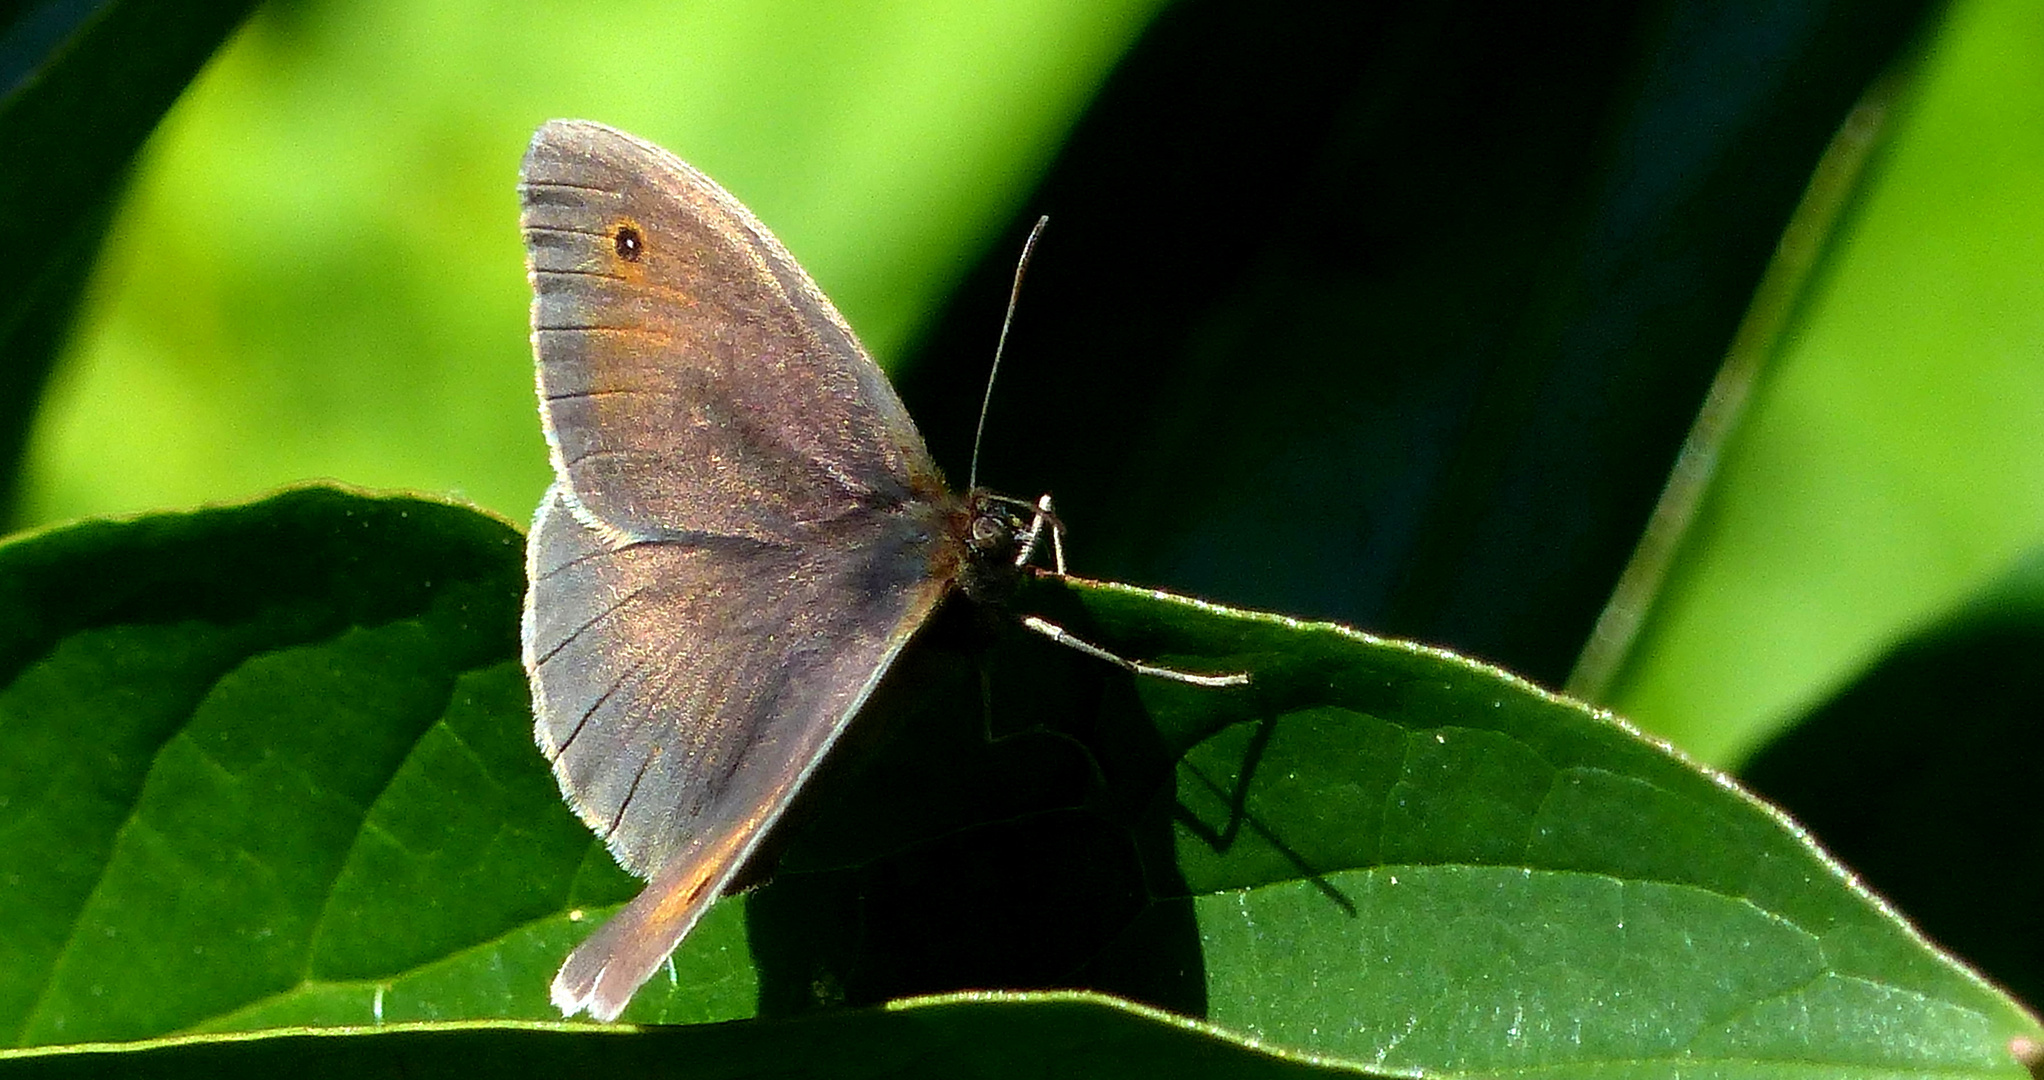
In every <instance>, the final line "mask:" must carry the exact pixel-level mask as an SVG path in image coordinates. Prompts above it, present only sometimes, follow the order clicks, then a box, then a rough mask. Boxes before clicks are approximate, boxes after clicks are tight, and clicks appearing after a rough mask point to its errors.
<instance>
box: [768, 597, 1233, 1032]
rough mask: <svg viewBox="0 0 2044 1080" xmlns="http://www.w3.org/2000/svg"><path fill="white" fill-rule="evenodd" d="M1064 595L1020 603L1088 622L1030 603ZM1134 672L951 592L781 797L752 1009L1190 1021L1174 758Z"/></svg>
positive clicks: (1192, 992) (1189, 946) (1196, 954)
mask: <svg viewBox="0 0 2044 1080" xmlns="http://www.w3.org/2000/svg"><path fill="white" fill-rule="evenodd" d="M1061 591H1062V590H1058V589H1055V588H1051V589H1047V590H1034V589H1032V590H1029V596H1028V603H1030V604H1031V605H1032V610H1042V611H1043V612H1044V614H1045V616H1046V617H1051V618H1056V619H1061V620H1064V624H1065V625H1067V626H1068V627H1069V628H1071V629H1073V630H1074V632H1091V630H1092V629H1093V627H1091V626H1090V624H1089V623H1088V621H1087V620H1086V619H1085V617H1084V612H1083V611H1082V610H1080V609H1079V608H1078V607H1077V606H1076V605H1071V606H1070V607H1069V608H1068V607H1066V606H1065V605H1064V604H1059V603H1054V604H1053V605H1052V606H1051V607H1049V608H1044V607H1042V601H1043V600H1044V596H1043V595H1042V594H1045V593H1047V594H1048V595H1049V597H1051V598H1052V599H1053V600H1055V598H1056V596H1057V594H1058V593H1059V592H1061ZM1110 644H1112V643H1111V642H1110ZM1135 679H1136V677H1134V676H1131V675H1130V674H1129V673H1127V672H1124V671H1121V670H1119V669H1117V668H1114V667H1112V666H1109V665H1107V664H1104V663H1101V662H1099V661H1096V660H1093V659H1091V658H1088V657H1085V656H1081V655H1078V654H1076V653H1073V652H1071V651H1070V650H1067V649H1062V648H1059V647H1057V646H1056V645H1054V644H1052V643H1050V642H1048V641H1046V640H1044V639H1043V638H1041V637H1040V636H1038V635H1036V634H1032V633H1029V632H1027V631H1026V630H1023V629H1022V628H1021V627H1020V626H1019V624H1016V623H1015V622H1013V621H1012V619H1009V618H1006V617H1005V616H1001V617H999V618H997V619H990V618H989V617H988V612H987V611H986V610H985V609H980V608H976V607H975V606H974V605H972V604H970V603H967V602H963V601H962V600H957V599H954V601H953V602H950V603H948V604H946V605H945V607H944V608H943V609H942V610H941V611H940V612H939V614H938V616H937V617H936V618H935V619H934V620H933V621H932V623H931V624H930V625H929V626H927V627H925V629H924V631H923V633H921V634H920V635H918V638H917V640H916V641H915V642H914V643H912V644H911V645H910V647H909V648H908V649H907V650H906V651H904V652H903V654H902V655H901V657H900V658H899V659H898V660H897V662H896V664H895V666H894V667H893V668H892V669H891V670H890V671H889V672H888V674H887V676H886V677H885V679H883V681H882V682H881V684H880V686H879V687H878V689H877V690H876V691H875V693H874V695H873V697H872V698H871V699H870V700H869V701H868V702H867V704H866V707H865V708H864V709H863V710H861V713H860V715H859V718H858V719H857V721H856V722H855V723H854V726H853V728H852V730H851V731H850V732H849V733H848V734H847V736H846V741H845V742H844V743H843V744H841V745H840V746H839V748H838V752H836V753H834V754H833V755H832V757H831V759H830V760H829V761H828V762H827V763H826V764H825V766H824V767H823V768H822V769H821V770H820V771H819V773H818V774H817V776H816V778H815V779H814V780H813V781H812V782H811V784H810V785H809V787H808V789H807V791H806V792H805V793H804V795H803V797H802V798H800V799H799V800H798V802H797V804H796V807H795V809H794V810H793V811H792V814H793V817H792V819H791V820H790V821H789V822H787V823H786V827H785V828H783V829H782V830H781V835H779V836H778V837H777V838H776V851H775V852H774V853H773V854H774V856H775V858H774V866H773V868H772V869H771V871H770V873H771V879H770V880H768V881H767V883H766V884H764V885H763V886H761V887H760V888H759V889H758V890H756V891H755V892H754V893H753V894H752V895H751V896H750V897H749V898H748V901H747V907H746V918H747V932H748V935H749V938H750V941H751V944H752V950H753V954H754V957H755V959H756V963H757V966H758V970H759V979H760V991H759V993H760V1011H761V1013H762V1014H764V1015H787V1014H790V1013H798V1012H803V1011H807V1010H810V1009H814V1008H818V1007H828V1006H835V1005H853V1006H856V1005H869V1004H875V1003H878V1002H881V1001H885V1000H889V999H892V998H898V997H903V996H908V995H914V994H930V993H943V992H948V991H955V990H996V989H1074V988H1078V989H1090V990H1098V991H1102V992H1106V993H1111V994H1116V995H1120V996H1123V997H1130V998H1134V999H1136V1000H1140V1001H1145V1002H1148V1003H1150V1004H1153V1005H1157V1006H1160V1007H1163V1008H1167V1009H1170V1010H1172V1011H1174V1012H1179V1013H1183V1014H1187V1015H1194V1016H1198V1015H1203V1014H1204V1012H1205V1004H1206V1002H1205V972H1204V967H1203V965H1202V963H1201V960H1200V946H1199V935H1198V928H1197V926H1196V924H1195V923H1194V920H1193V914H1192V909H1191V900H1190V899H1189V890H1188V889H1187V888H1186V887H1185V883H1184V881H1183V880H1182V878H1180V876H1179V874H1178V871H1177V868H1176V865H1175V862H1174V854H1173V853H1174V839H1173V832H1172V822H1171V814H1170V812H1169V809H1168V802H1169V801H1168V800H1159V799H1158V798H1157V795H1158V793H1159V792H1164V791H1168V790H1169V789H1170V787H1171V785H1172V784H1173V782H1174V781H1173V780H1172V775H1173V766H1174V761H1173V756H1172V754H1171V753H1170V750H1169V747H1168V744H1167V743H1166V741H1165V740H1164V739H1163V738H1162V737H1161V735H1160V734H1159V732H1158V730H1157V728H1156V726H1155V725H1154V724H1153V723H1152V722H1151V721H1150V719H1149V717H1148V715H1147V713H1146V711H1145V707H1144V704H1143V700H1142V697H1141V695H1140V694H1139V693H1138V692H1137V688H1136V686H1135V685H1134V684H1135ZM1188 689H1193V688H1188ZM1194 692H1201V691H1198V690H1196V689H1194ZM748 873H749V875H750V876H755V877H757V876H763V875H764V873H765V872H762V873H754V872H753V871H748Z"/></svg>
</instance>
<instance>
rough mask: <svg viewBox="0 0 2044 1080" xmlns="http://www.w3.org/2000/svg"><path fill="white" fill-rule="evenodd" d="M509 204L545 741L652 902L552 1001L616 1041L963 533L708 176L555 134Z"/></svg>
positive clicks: (922, 454)
mask: <svg viewBox="0 0 2044 1080" xmlns="http://www.w3.org/2000/svg"><path fill="white" fill-rule="evenodd" d="M520 191H521V195H522V197H523V200H524V214H523V219H522V220H523V225H524V232H525V243H526V252H527V258H528V265H529V269H530V274H531V278H532V286H533V292H534V301H533V344H534V352H535V355H536V356H537V359H538V366H539V379H538V381H539V392H540V410H541V415H542V418H543V420H544V423H545V426H546V429H547V435H548V441H549V444H550V446H551V448H552V452H553V462H554V469H555V483H554V487H553V488H552V489H551V490H550V491H549V492H548V496H547V498H546V500H545V501H544V502H543V503H542V505H541V508H540V512H539V515H538V517H537V518H536V520H535V521H534V523H533V531H532V536H531V539H530V541H529V549H528V571H529V574H530V580H531V591H530V593H529V594H528V597H527V606H526V613H525V625H524V638H525V663H526V668H527V672H528V674H529V675H530V677H531V681H532V686H533V695H534V711H535V714H536V717H537V720H536V729H535V730H536V735H537V737H538V740H539V743H540V746H541V748H542V749H543V750H545V752H546V753H547V755H548V756H549V757H550V758H551V759H552V760H553V763H554V771H555V774H556V776H557V777H558V778H559V780H560V783H561V788H562V791H563V793H564V794H565V795H566V796H567V799H568V801H569V803H570V805H572V806H573V807H574V808H575V809H576V811H577V812H578V813H579V814H580V815H581V816H582V818H583V820H585V821H587V822H588V823H589V825H590V827H591V828H593V829H595V830H596V831H597V832H598V833H599V834H600V835H602V836H603V837H604V838H605V840H606V842H607V843H608V844H609V845H610V847H611V850H612V851H613V852H614V853H615V854H616V855H617V857H618V859H619V861H620V862H621V863H622V864H623V865H624V866H626V867H627V868H628V869H630V870H632V871H633V872H635V873H637V874H639V875H641V876H645V877H651V878H652V879H653V881H652V884H651V885H650V886H649V887H648V888H647V889H646V891H645V892H644V893H642V894H641V895H640V897H639V898H638V899H637V900H634V901H633V902H632V903H631V904H630V905H628V906H627V907H626V908H625V909H624V910H622V911H620V912H619V913H618V914H617V915H616V916H614V917H613V919H612V920H611V922H610V923H609V924H607V925H605V926H604V927H603V928H602V929H601V930H600V931H599V932H598V933H597V934H596V935H593V936H592V937H591V938H590V939H589V940H588V941H587V942H585V943H584V944H583V945H582V946H581V947H580V948H578V949H577V950H576V952H575V954H574V955H572V956H571V957H570V958H569V960H568V962H567V964H566V965H565V966H564V967H563V968H562V971H561V974H560V976H559V977H558V978H557V979H556V981H555V985H554V999H555V1002H556V1004H559V1005H561V1006H562V1007H563V1008H564V1009H568V1010H570V1011H573V1010H575V1009H580V1008H588V1009H589V1010H590V1011H591V1012H592V1013H593V1014H595V1015H597V1016H599V1017H602V1018H605V1019H609V1018H611V1017H614V1016H615V1015H616V1014H617V1013H618V1012H619V1011H621V1010H622V1009H623V1007H624V1005H625V1003H626V1002H627V1001H628V1000H629V999H630V997H631V994H632V992H633V991H634V990H636V989H637V987H638V986H639V984H640V983H641V982H643V981H644V980H645V979H646V977H647V976H649V975H650V974H651V973H652V971H653V970H654V969H655V968H656V967H657V966H658V965H659V964H660V962H661V961H662V960H664V959H665V957H666V955H667V953H668V952H669V951H670V950H671V949H672V948H673V947H674V945H675V943H676V942H678V941H679V940H680V938H681V937H682V935H684V934H686V933H687V932H688V930H689V928H690V927H691V926H693V925H694V923H695V920H696V919H697V918H699V917H700V915H701V913H702V910H703V909H704V908H705V907H706V906H707V905H708V903H709V902H710V901H711V900H713V899H714V898H715V897H716V895H717V893H718V892H719V891H721V889H722V888H723V887H724V886H725V885H726V884H727V883H728V882H729V881H730V879H731V877H732V876H733V875H734V874H735V873H736V872H737V870H738V869H739V868H740V865H741V864H742V863H743V861H744V859H745V858H746V857H747V856H748V855H749V854H750V853H751V852H752V850H753V849H754V848H755V847H756V846H757V844H758V842H759V839H760V838H761V836H762V835H763V834H764V832H765V830H767V829H768V828H770V827H771V826H772V824H773V822H774V821H775V819H776V818H778V817H779V815H780V814H781V812H782V811H783V810H785V809H786V807H787V804H788V802H789V800H790V799H791V798H792V796H793V794H794V791H795V789H796V788H797V787H798V786H799V785H800V784H801V782H802V781H803V780H804V779H805V778H806V777H807V776H808V775H809V774H810V773H811V772H812V771H813V770H814V769H815V767H816V765H817V763H818V761H819V760H820V759H821V758H822V756H823V755H824V753H825V752H826V751H827V750H828V749H829V748H830V746H831V744H832V743H833V742H834V741H835V740H836V738H837V736H838V735H839V734H840V733H841V732H842V730H843V728H844V726H845V724H846V723H847V722H848V721H849V719H850V717H851V715H852V713H853V712H854V711H855V710H856V709H857V708H858V706H859V704H860V703H861V702H862V701H863V700H864V699H865V697H866V695H867V694H868V693H869V692H870V691H871V689H872V686H873V684H874V683H875V682H876V681H877V680H878V679H879V677H880V675H881V673H882V672H883V671H884V670H885V669H886V667H887V665H888V663H889V662H890V661H891V660H892V659H893V657H894V655H895V653H896V652H897V651H899V649H900V648H901V646H902V645H903V643H904V642H906V640H907V639H908V637H909V635H910V634H911V633H913V632H914V630H915V629H916V627H917V626H919V625H920V624H921V623H922V622H923V620H924V619H925V618H926V617H927V616H928V614H929V612H930V611H931V609H932V608H934V607H935V605H936V603H937V602H938V600H939V599H941V598H942V596H943V594H944V592H945V591H946V590H947V589H948V588H949V587H950V585H951V584H952V582H953V581H955V580H956V578H957V576H958V573H959V568H960V566H961V564H962V562H963V560H964V558H965V555H964V550H963V543H962V541H961V540H960V539H959V536H960V535H961V532H960V528H959V524H958V515H960V514H961V513H962V512H963V510H962V504H961V503H960V502H959V500H957V499H956V498H954V497H953V496H951V495H950V494H949V493H948V492H946V491H945V489H944V488H943V485H942V482H941V480H940V479H939V478H938V477H937V474H936V470H935V468H934V467H933V466H932V465H931V464H930V461H929V455H928V452H927V451H926V450H924V448H923V445H922V441H921V438H920V437H919V436H918V435H917V434H916V432H915V429H914V427H913V426H912V425H911V424H910V423H909V421H908V417H907V413H906V412H905V411H904V410H903V408H902V406H901V403H900V401H899V400H898V399H897V398H896V397H895V396H894V392H893V390H892V389H891V388H889V387H888V385H887V382H886V380H885V378H884V377H883V376H882V375H881V373H880V371H879V369H878V367H877V366H875V365H874V363H873V362H872V360H871V359H870V358H869V357H868V356H867V355H866V354H865V352H864V351H863V350H862V349H861V348H860V347H859V345H858V343H857V341H856V339H854V338H853V336H852V334H851V332H850V331H849V330H848V329H846V327H845V324H844V322H843V320H842V319H841V318H839V316H838V315H837V312H836V311H835V310H834V309H832V308H831V306H830V304H829V302H828V301H827V300H825V299H824V298H823V296H822V294H821V293H819V292H818V291H817V289H816V287H815V285H814V284H812V283H811V282H810V281H809V278H808V277H807V275H806V274H804V273H803V271H802V269H801V268H800V267H799V266H797V265H796V264H795V262H794V260H793V259H792V258H790V257H789V256H788V254H787V252H786V251H785V250H783V249H782V248H781V246H780V244H779V242H778V241H776V240H775V239H774V238H773V236H772V235H771V234H770V233H768V232H767V231H766V230H765V228H764V227H762V226H761V225H760V224H759V223H758V222H757V221H756V220H754V219H753V218H752V216H751V215H750V214H748V213H747V212H746V211H745V210H744V209H743V208H742V207H741V206H739V205H738V203H737V202H736V201H735V200H733V199H732V198H731V197H730V196H729V195H727V194H725V193H724V192H723V191H722V190H721V189H719V188H718V187H717V186H716V185H715V184H713V183H712V182H710V181H709V180H708V179H707V178H705V177H703V176H702V175H701V174H700V173H697V172H695V171H694V170H693V169H690V168H689V167H688V166H686V165H684V164H682V163H681V162H680V161H679V160H677V159H675V158H674V157H673V156H672V155H669V154H667V153H666V152H665V151H662V150H660V149H658V148H657V147H654V146H652V145H650V144H648V143H644V142H642V141H640V140H637V139H633V138H631V137H630V136H627V135H624V134H622V133H619V132H616V131H612V130H611V129H609V128H605V127H602V126H601V125H596V124H588V123H581V122H566V121H556V122H554V123H550V124H548V125H546V126H545V127H542V128H541V129H540V131H539V133H538V134H537V135H536V136H534V139H533V143H532V147H531V149H530V151H529V152H528V154H527V156H526V161H525V168H524V172H523V175H522V183H521V185H520Z"/></svg>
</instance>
